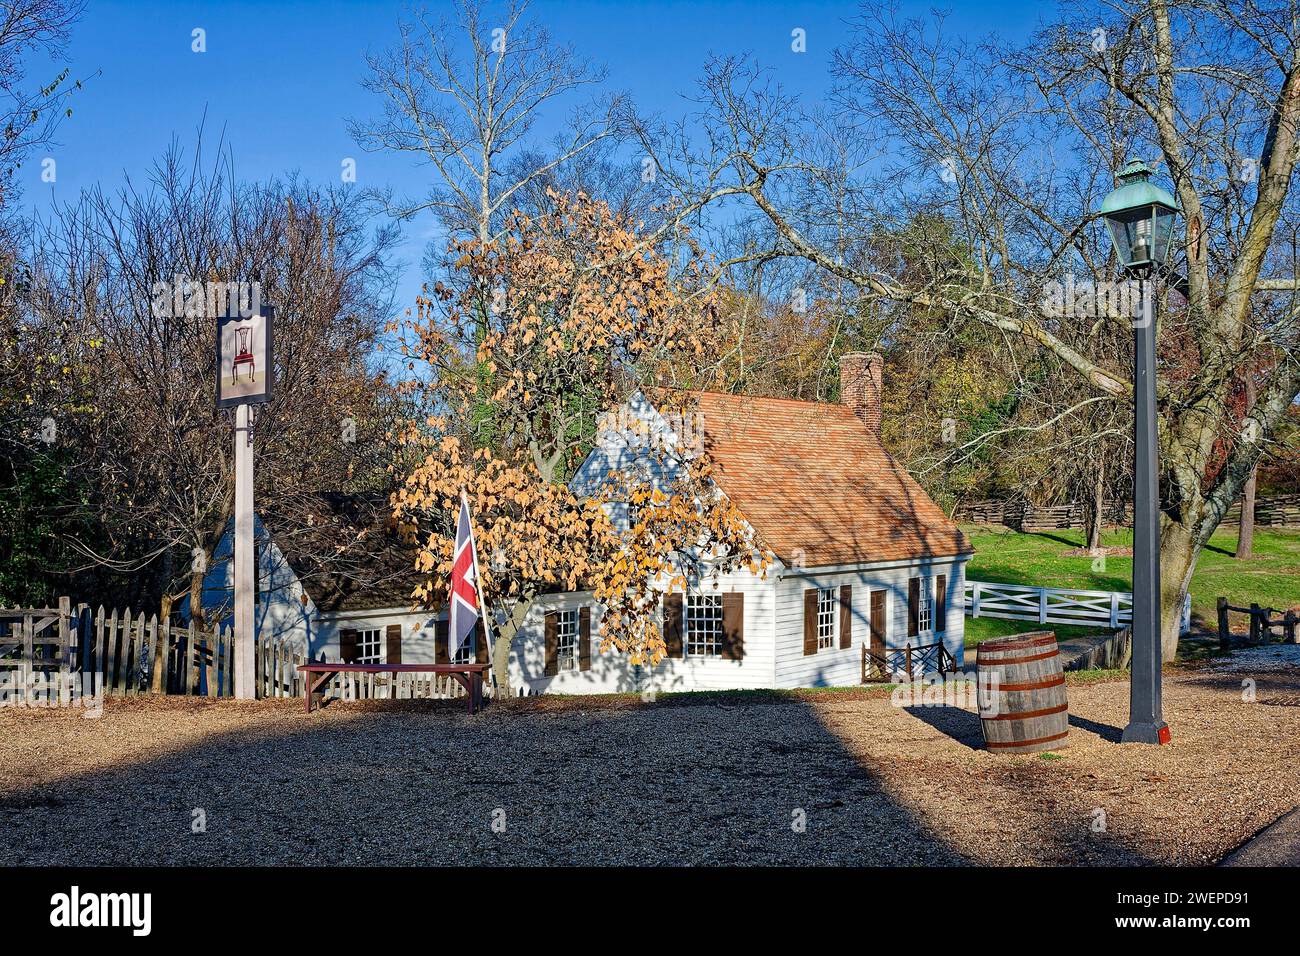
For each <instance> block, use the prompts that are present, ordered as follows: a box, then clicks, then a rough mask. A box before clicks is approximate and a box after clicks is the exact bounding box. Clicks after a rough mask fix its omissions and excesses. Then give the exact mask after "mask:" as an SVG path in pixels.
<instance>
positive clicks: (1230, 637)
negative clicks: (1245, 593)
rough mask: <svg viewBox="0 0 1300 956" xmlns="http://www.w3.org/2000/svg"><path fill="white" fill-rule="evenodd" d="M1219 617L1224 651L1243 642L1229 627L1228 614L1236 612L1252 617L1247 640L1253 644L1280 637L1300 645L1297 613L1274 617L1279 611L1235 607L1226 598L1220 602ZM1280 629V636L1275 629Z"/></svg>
mask: <svg viewBox="0 0 1300 956" xmlns="http://www.w3.org/2000/svg"><path fill="white" fill-rule="evenodd" d="M1217 603H1218V616H1219V622H1218V623H1219V646H1220V647H1221V648H1223V649H1224V650H1231V649H1232V646H1233V643H1234V641H1241V640H1243V638H1242V637H1241V636H1240V635H1236V634H1233V633H1232V630H1231V628H1230V627H1229V626H1228V612H1229V611H1236V612H1237V613H1239V614H1249V615H1250V636H1249V638H1245V640H1248V641H1249V643H1251V644H1262V643H1265V642H1267V641H1270V640H1272V639H1273V638H1275V637H1280V638H1281V639H1282V641H1283V642H1284V643H1287V644H1296V643H1300V638H1298V634H1300V617H1297V616H1296V613H1295V611H1287V612H1286V613H1285V614H1283V615H1282V616H1281V617H1274V615H1275V614H1277V611H1275V610H1273V608H1271V607H1260V606H1259V605H1258V604H1251V606H1250V607H1235V606H1233V605H1231V604H1229V603H1228V599H1227V598H1226V597H1221V598H1219V600H1218V602H1217ZM1275 628H1279V629H1280V630H1281V633H1280V634H1277V633H1274V629H1275Z"/></svg>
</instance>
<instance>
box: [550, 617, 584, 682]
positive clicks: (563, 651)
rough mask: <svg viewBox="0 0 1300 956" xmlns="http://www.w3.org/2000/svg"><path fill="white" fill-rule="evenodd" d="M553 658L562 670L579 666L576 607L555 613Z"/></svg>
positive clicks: (571, 669)
mask: <svg viewBox="0 0 1300 956" xmlns="http://www.w3.org/2000/svg"><path fill="white" fill-rule="evenodd" d="M555 660H556V664H557V666H558V667H559V669H560V670H562V671H576V670H578V668H579V663H580V662H579V660H578V609H577V608H573V609H572V610H568V611H557V612H556V614H555Z"/></svg>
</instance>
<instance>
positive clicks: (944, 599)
mask: <svg viewBox="0 0 1300 956" xmlns="http://www.w3.org/2000/svg"><path fill="white" fill-rule="evenodd" d="M947 626H948V575H946V574H940V575H938V576H937V577H936V578H935V579H934V633H936V634H942V633H943V631H944V628H946V627H947Z"/></svg>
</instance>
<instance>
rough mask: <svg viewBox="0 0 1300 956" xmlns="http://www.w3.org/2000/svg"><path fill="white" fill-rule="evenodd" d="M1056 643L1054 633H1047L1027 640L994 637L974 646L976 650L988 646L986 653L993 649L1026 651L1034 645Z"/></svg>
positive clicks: (1041, 645)
mask: <svg viewBox="0 0 1300 956" xmlns="http://www.w3.org/2000/svg"><path fill="white" fill-rule="evenodd" d="M1055 643H1056V635H1055V634H1047V635H1044V636H1043V637H1034V638H1030V639H1029V640H1027V641H1006V640H1002V639H998V638H995V639H993V640H992V641H982V642H981V643H980V644H979V645H978V646H977V648H976V652H977V653H978V651H981V650H984V648H985V646H987V647H988V652H987V653H992V652H994V651H1027V650H1030V649H1032V648H1035V647H1046V646H1047V645H1048V644H1055Z"/></svg>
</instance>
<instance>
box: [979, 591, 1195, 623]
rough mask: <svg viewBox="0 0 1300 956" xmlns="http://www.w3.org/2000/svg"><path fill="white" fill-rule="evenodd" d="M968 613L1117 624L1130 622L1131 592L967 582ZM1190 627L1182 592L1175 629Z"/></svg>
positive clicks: (1187, 604)
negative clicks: (1180, 614) (1181, 606)
mask: <svg viewBox="0 0 1300 956" xmlns="http://www.w3.org/2000/svg"><path fill="white" fill-rule="evenodd" d="M966 614H967V616H968V617H1001V618H1007V619H1009V620H1013V621H1037V622H1038V623H1039V624H1085V625H1086V624H1100V625H1103V626H1106V627H1112V628H1119V627H1124V626H1125V625H1128V624H1132V623H1133V595H1132V594H1131V593H1130V592H1128V591H1084V590H1079V589H1076V588H1036V587H1032V586H1030V585H1025V584H993V583H989V582H987V581H967V582H966ZM1191 629H1192V596H1191V595H1190V594H1188V595H1185V596H1184V600H1183V619H1182V621H1181V622H1180V624H1179V629H1178V632H1179V633H1180V634H1186V633H1187V632H1188V631H1190V630H1191Z"/></svg>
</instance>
